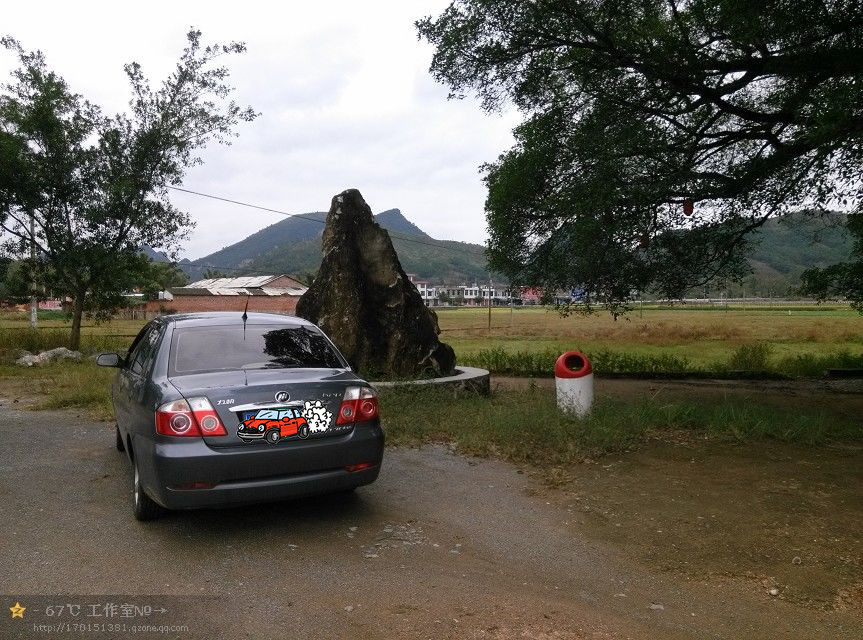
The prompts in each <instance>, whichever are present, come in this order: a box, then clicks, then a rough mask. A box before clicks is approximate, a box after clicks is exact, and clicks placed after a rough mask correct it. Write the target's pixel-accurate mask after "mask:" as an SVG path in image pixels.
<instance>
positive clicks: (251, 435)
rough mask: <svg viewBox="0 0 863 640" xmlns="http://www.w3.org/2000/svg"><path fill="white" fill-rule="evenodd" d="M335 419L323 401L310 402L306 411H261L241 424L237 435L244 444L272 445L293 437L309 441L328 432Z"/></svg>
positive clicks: (307, 402) (305, 407) (304, 408)
mask: <svg viewBox="0 0 863 640" xmlns="http://www.w3.org/2000/svg"><path fill="white" fill-rule="evenodd" d="M332 417H333V414H332V412H331V411H327V408H326V407H325V406H324V405H323V404H322V403H321V401H320V400H316V401H314V402H310V401H306V402H305V404H304V406H303V408H302V409H299V408H296V409H294V408H291V409H259V410H258V411H257V412H256V413H254V414H253V415H251V416H250V417H249V418H248V419H246V420H244V421H243V422H241V423H240V424H239V426H238V427H237V435H238V436H239V437H240V439H241V440H243V441H244V442H251V441H253V440H261V439H264V440H266V441H267V442H269V443H270V444H275V443H277V442H278V441H279V440H281V439H283V438H289V437H291V436H297V437H299V438H301V439H306V438H308V437H309V434H310V433H321V432H323V431H327V430H328V429H329V428H330V422H331V421H332Z"/></svg>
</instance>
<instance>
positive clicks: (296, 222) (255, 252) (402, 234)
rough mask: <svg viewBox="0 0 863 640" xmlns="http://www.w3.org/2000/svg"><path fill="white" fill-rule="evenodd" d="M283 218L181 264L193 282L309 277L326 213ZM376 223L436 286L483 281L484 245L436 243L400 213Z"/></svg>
mask: <svg viewBox="0 0 863 640" xmlns="http://www.w3.org/2000/svg"><path fill="white" fill-rule="evenodd" d="M301 215H302V216H303V217H302V218H300V217H297V216H293V217H290V218H285V219H284V220H280V221H279V222H277V223H275V224H272V225H270V226H269V227H266V228H264V229H261V230H260V231H258V232H256V233H253V234H252V235H250V236H249V237H247V238H245V239H244V240H241V241H239V242H237V243H236V244H232V245H230V246H228V247H225V248H224V249H221V250H219V251H216V252H215V253H212V254H210V255H208V256H205V257H203V258H200V259H199V260H196V261H195V263H196V264H195V265H191V264H189V263H188V261H181V262H180V267H181V268H182V269H183V271H185V272H186V273H187V274H188V275H189V277H190V278H191V279H193V280H194V279H197V278H200V277H201V275H202V274H203V272H204V271H205V270H206V269H208V268H210V269H213V270H219V269H220V268H222V269H226V273H228V274H230V275H233V274H234V273H240V272H239V271H234V270H235V269H248V270H249V271H250V272H268V273H288V274H293V275H297V276H300V277H301V278H302V276H303V275H305V274H313V273H315V272H316V271H317V270H318V267H319V266H320V263H321V235H322V233H323V230H324V221H325V220H326V217H327V214H326V213H324V212H314V213H305V214H301ZM375 221H376V222H377V223H378V224H379V225H381V226H382V227H383V228H384V229H386V230H387V231H389V233H390V237H391V238H392V241H393V247H394V248H395V250H396V253H397V254H398V256H399V260H400V261H401V263H402V267H404V269H405V271H407V272H408V273H416V274H417V275H418V276H420V277H421V278H428V279H431V280H434V281H436V282H439V281H447V282H461V281H468V280H470V281H473V280H485V279H487V278H488V272H487V271H486V267H485V264H486V262H485V255H484V253H483V252H484V247H482V246H481V245H477V244H470V243H466V242H454V241H450V240H435V239H434V238H432V237H431V236H429V235H428V234H427V233H425V232H424V231H423V230H422V229H420V228H419V227H417V226H416V225H415V224H414V223H412V222H411V221H410V220H408V219H407V218H405V217H404V215H402V213H401V211H399V210H398V209H389V210H387V211H382V212H381V213H378V214H376V215H375Z"/></svg>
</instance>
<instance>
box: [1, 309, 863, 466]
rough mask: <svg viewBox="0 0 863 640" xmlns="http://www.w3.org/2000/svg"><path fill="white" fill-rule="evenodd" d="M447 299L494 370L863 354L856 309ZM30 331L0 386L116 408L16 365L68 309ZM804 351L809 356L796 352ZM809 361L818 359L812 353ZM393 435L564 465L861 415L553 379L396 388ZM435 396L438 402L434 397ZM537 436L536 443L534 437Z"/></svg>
mask: <svg viewBox="0 0 863 640" xmlns="http://www.w3.org/2000/svg"><path fill="white" fill-rule="evenodd" d="M487 314H488V311H487V310H484V309H457V310H442V311H441V312H440V313H439V320H440V325H441V329H442V338H443V339H444V340H445V341H446V342H449V343H450V344H451V345H452V346H453V347H454V348H455V350H456V353H457V354H458V359H459V362H461V363H463V364H476V365H479V366H485V367H486V368H489V369H491V370H492V371H493V372H495V373H497V374H516V375H527V376H548V375H551V371H552V366H553V361H554V359H555V357H556V356H557V355H558V354H559V353H560V352H562V351H565V350H569V349H580V350H583V351H585V352H587V353H588V354H589V355H590V356H591V357H592V358H593V359H594V364H595V368H596V369H597V371H598V372H600V373H602V372H605V373H636V374H637V373H645V372H647V373H653V374H675V373H677V374H681V375H686V374H693V373H699V372H701V373H705V374H706V373H708V372H709V373H710V375H721V374H723V372H724V373H728V372H733V371H739V370H750V371H753V372H755V373H758V374H759V375H760V374H764V373H773V374H782V375H821V374H822V373H823V369H824V368H827V367H828V366H839V365H844V366H859V367H863V317H861V316H859V315H857V314H856V313H853V312H850V311H848V310H838V309H809V310H800V309H794V310H791V313H790V314H789V313H788V310H776V309H773V310H758V311H755V310H747V311H743V310H729V311H727V312H726V311H724V310H722V311H716V310H677V309H674V310H668V309H666V310H660V309H646V310H644V312H643V314H640V313H638V312H636V313H635V314H633V315H631V316H630V317H628V318H625V319H621V320H618V321H616V322H615V321H614V320H613V319H612V318H610V317H608V316H607V315H595V316H588V317H583V316H570V317H567V318H563V317H561V316H559V315H557V314H556V313H554V312H553V311H546V310H545V309H535V308H534V309H518V310H515V311H513V312H512V313H511V312H510V311H509V310H508V309H494V310H493V311H492V329H491V331H489V329H488V326H487V322H488V315H487ZM142 324H143V322H142V321H131V320H115V321H113V322H110V323H106V324H102V325H87V326H85V327H84V330H83V335H82V349H83V350H84V351H85V352H87V353H88V354H92V353H95V352H98V351H112V350H115V351H121V352H122V351H125V350H126V348H127V347H128V345H129V343H130V342H131V340H132V338H133V337H134V335H135V334H136V333H137V331H138V330H139V329H140V327H141V326H142ZM41 325H42V328H40V329H38V330H36V331H32V330H30V329H28V328H27V326H26V319H25V318H24V316H23V314H22V315H19V316H17V317H15V316H8V315H7V316H4V317H2V318H0V357H2V363H0V385H2V390H3V392H4V393H3V394H2V395H4V396H5V397H7V398H8V397H14V398H17V397H20V398H22V400H23V402H22V404H25V405H26V404H29V406H32V407H33V408H63V407H70V408H80V409H83V410H85V411H87V412H88V413H89V414H90V415H93V416H94V417H97V418H100V419H106V420H108V419H111V417H112V416H111V406H110V400H109V388H110V381H111V379H112V378H113V376H114V374H115V372H114V371H113V370H110V369H101V368H99V367H96V366H95V364H94V363H93V361H92V359H89V358H88V359H87V360H85V361H84V362H82V363H80V364H75V363H57V364H52V365H49V366H46V367H38V368H32V369H24V368H22V367H17V366H15V365H12V364H11V360H12V359H13V358H14V357H15V355H16V353H17V352H18V351H19V350H20V349H27V350H30V351H38V350H41V349H46V348H50V347H54V346H59V345H63V344H65V343H66V340H67V337H68V325H67V324H65V321H64V320H63V319H62V318H58V317H53V318H51V317H47V318H43V319H42V320H41ZM801 363H808V364H801ZM813 363H814V364H813ZM382 404H383V407H384V410H385V414H386V415H387V416H388V418H387V421H386V428H387V432H388V435H389V438H390V441H391V442H392V443H394V444H399V443H400V444H413V443H421V442H429V441H451V442H454V443H456V444H457V445H458V446H459V447H460V449H462V450H464V451H465V452H469V453H474V454H480V455H491V454H493V455H497V456H500V457H503V458H507V459H511V460H520V461H524V462H535V463H542V461H543V460H545V461H546V462H550V463H554V464H562V463H566V462H572V461H575V460H577V459H580V458H582V457H584V456H586V455H594V454H599V453H603V452H608V451H619V450H622V449H627V448H629V447H631V446H635V445H637V443H639V442H641V441H643V440H644V439H646V438H648V437H652V436H653V435H655V434H662V433H681V432H685V433H693V434H699V436H700V437H709V438H719V439H731V440H750V439H764V438H772V439H779V440H785V441H794V442H801V443H808V444H817V443H820V442H829V441H835V440H842V439H847V438H854V439H858V438H859V437H860V436H861V433H860V425H859V424H855V423H856V422H857V421H851V422H849V421H848V420H847V419H846V418H844V417H841V416H837V415H831V414H830V413H829V412H827V413H825V412H824V411H823V408H821V409H818V410H815V409H806V410H805V411H798V410H792V409H791V408H788V407H775V406H774V407H768V406H766V405H765V406H761V405H759V404H757V403H751V402H747V403H743V404H741V403H739V402H736V403H735V402H732V401H710V402H708V401H706V400H705V399H704V398H700V397H698V395H697V393H693V397H692V398H691V399H690V398H688V397H687V398H684V399H676V400H674V401H662V402H657V401H655V400H654V399H651V398H649V397H647V398H636V399H631V400H620V399H604V400H602V401H601V402H599V404H598V405H597V408H596V411H595V412H594V414H593V415H592V416H591V418H590V419H589V420H587V421H578V420H573V419H570V418H567V417H564V416H561V415H560V414H559V413H558V412H557V410H556V408H555V403H554V394H553V392H549V391H548V390H545V391H543V390H541V389H526V390H521V391H510V392H507V393H501V392H498V393H496V394H494V395H492V396H491V397H490V398H476V397H474V396H467V397H465V396H458V397H453V396H451V395H446V394H445V395H437V396H436V395H434V394H431V395H428V397H424V400H423V402H417V398H416V393H415V392H414V391H411V392H409V393H407V394H404V393H398V392H396V393H389V394H386V395H385V396H384V397H383V398H382ZM430 407H431V409H430ZM526 441H529V442H530V444H531V446H529V447H525V442H526Z"/></svg>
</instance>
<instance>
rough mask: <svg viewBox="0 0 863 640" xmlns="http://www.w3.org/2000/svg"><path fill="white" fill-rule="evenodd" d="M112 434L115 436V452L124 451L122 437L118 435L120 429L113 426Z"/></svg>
mask: <svg viewBox="0 0 863 640" xmlns="http://www.w3.org/2000/svg"><path fill="white" fill-rule="evenodd" d="M114 434H115V436H116V445H115V446H116V447H117V451H125V450H126V445H124V444H123V436H121V435H120V427H119V426H117V425H115V426H114Z"/></svg>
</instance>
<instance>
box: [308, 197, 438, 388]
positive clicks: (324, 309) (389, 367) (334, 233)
mask: <svg viewBox="0 0 863 640" xmlns="http://www.w3.org/2000/svg"><path fill="white" fill-rule="evenodd" d="M297 315H298V316H300V317H302V318H305V319H307V320H311V321H312V322H314V323H315V324H317V325H318V326H320V327H321V329H323V330H324V332H326V334H327V335H328V336H329V337H330V338H331V339H332V340H333V342H335V343H336V346H338V348H339V349H340V350H341V352H342V353H343V354H344V355H345V357H346V358H347V359H348V362H350V364H351V366H352V367H353V368H354V369H355V370H357V371H359V372H360V373H362V374H364V375H366V376H379V375H390V376H392V375H395V376H399V377H404V376H409V377H415V376H421V375H435V376H440V375H449V374H451V373H452V372H453V366H454V365H455V353H454V352H453V350H452V347H450V346H449V345H447V344H444V343H442V342H440V340H438V334H440V329H439V328H438V323H437V315H436V314H435V312H434V311H432V310H431V309H429V308H428V307H426V306H425V304H424V303H423V300H422V298H421V297H420V294H419V292H418V291H417V289H416V287H415V286H414V285H413V283H411V281H410V280H409V279H408V277H407V275H406V274H405V272H404V270H403V269H402V266H401V264H400V263H399V260H398V257H397V256H396V252H395V250H394V249H393V245H392V242H391V241H390V237H389V234H387V232H386V231H385V230H384V229H382V228H381V227H380V226H378V225H377V223H375V221H374V219H373V217H372V211H371V209H370V208H369V206H368V205H367V204H366V202H365V200H363V197H362V195H361V194H360V192H359V191H357V190H356V189H348V190H347V191H343V192H342V193H340V194H339V195H337V196H335V197H334V198H333V201H332V205H331V206H330V211H329V213H328V214H327V226H326V228H325V229H324V236H323V262H322V263H321V268H320V270H319V271H318V275H317V277H316V278H315V281H314V283H313V284H312V286H310V287H309V290H308V291H307V292H306V293H304V294H303V296H302V297H301V298H300V300H299V302H298V303H297Z"/></svg>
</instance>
